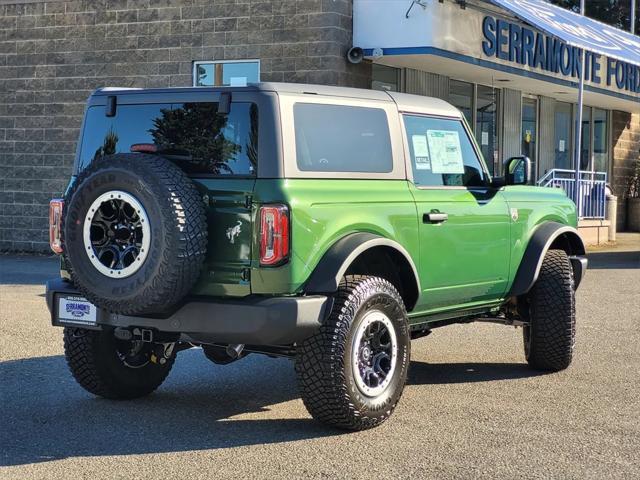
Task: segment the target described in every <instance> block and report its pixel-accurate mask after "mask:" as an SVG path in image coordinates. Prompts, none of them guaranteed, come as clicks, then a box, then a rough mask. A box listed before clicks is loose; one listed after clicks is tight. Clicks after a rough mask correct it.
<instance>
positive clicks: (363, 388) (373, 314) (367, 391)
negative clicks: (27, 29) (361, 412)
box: [351, 310, 398, 397]
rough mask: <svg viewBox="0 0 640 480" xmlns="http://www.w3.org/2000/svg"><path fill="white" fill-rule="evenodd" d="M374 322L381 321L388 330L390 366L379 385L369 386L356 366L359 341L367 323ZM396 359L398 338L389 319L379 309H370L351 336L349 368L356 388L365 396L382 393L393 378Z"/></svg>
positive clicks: (374, 395)
mask: <svg viewBox="0 0 640 480" xmlns="http://www.w3.org/2000/svg"><path fill="white" fill-rule="evenodd" d="M374 322H381V323H382V324H383V325H384V326H385V327H386V329H387V331H388V332H389V336H390V337H391V366H390V368H389V373H387V375H386V377H385V379H384V380H383V381H382V383H381V384H380V385H378V386H377V387H369V386H368V385H367V384H366V383H365V382H364V380H363V378H362V375H360V369H359V368H358V361H359V354H360V348H359V346H360V342H361V341H362V339H363V336H364V332H365V331H366V330H367V328H368V327H369V325H371V324H372V323H374ZM397 360H398V339H397V336H396V331H395V328H394V326H393V323H392V322H391V319H390V318H389V317H388V316H387V315H385V314H384V313H382V312H381V311H379V310H372V311H370V312H367V313H366V314H365V316H364V318H363V319H362V321H361V322H360V325H358V330H356V332H355V335H354V336H353V342H352V345H351V369H352V372H353V377H354V378H355V382H356V386H357V387H358V390H360V392H361V393H362V394H363V395H365V396H367V397H377V396H379V395H380V394H382V393H383V392H384V391H385V390H386V389H387V388H388V387H389V384H390V383H391V380H392V379H393V376H394V373H395V370H396V364H397Z"/></svg>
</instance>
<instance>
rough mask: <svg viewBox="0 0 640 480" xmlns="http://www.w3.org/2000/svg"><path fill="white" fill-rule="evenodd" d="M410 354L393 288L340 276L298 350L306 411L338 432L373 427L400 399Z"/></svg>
mask: <svg viewBox="0 0 640 480" xmlns="http://www.w3.org/2000/svg"><path fill="white" fill-rule="evenodd" d="M410 350H411V339H410V335H409V325H408V320H407V313H406V311H405V307H404V303H403V301H402V298H401V297H400V295H399V293H398V292H397V290H396V289H395V288H394V287H393V285H391V284H390V283H389V282H388V281H386V280H384V279H381V278H378V277H366V276H358V275H353V276H347V277H345V278H344V279H343V281H342V282H341V284H340V288H339V290H338V293H337V294H336V298H335V303H334V306H333V310H332V313H331V316H330V317H329V319H328V320H327V321H326V322H325V323H324V324H323V325H322V326H321V327H320V330H319V331H318V332H317V333H316V334H315V335H314V336H312V337H310V338H309V339H307V340H305V341H304V342H303V343H302V344H301V345H300V347H299V353H298V356H297V358H296V372H297V375H298V384H299V387H300V392H301V395H302V400H303V401H304V404H305V406H306V407H307V410H309V412H310V413H311V415H312V416H313V417H314V418H315V419H317V420H319V421H321V422H324V423H327V424H329V425H332V426H335V427H338V428H344V429H348V430H364V429H367V428H371V427H375V426H376V425H379V424H380V423H382V422H384V421H385V420H386V419H387V418H388V417H389V416H390V415H391V413H392V412H393V410H394V409H395V407H396V405H397V403H398V401H399V400H400V396H401V395H402V390H403V388H404V384H405V381H406V378H407V371H408V368H409V360H410Z"/></svg>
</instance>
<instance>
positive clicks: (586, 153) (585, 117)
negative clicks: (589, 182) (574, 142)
mask: <svg viewBox="0 0 640 480" xmlns="http://www.w3.org/2000/svg"><path fill="white" fill-rule="evenodd" d="M577 110H578V109H577V108H576V116H577V115H578V113H577ZM590 167H591V107H582V140H581V142H580V170H590Z"/></svg>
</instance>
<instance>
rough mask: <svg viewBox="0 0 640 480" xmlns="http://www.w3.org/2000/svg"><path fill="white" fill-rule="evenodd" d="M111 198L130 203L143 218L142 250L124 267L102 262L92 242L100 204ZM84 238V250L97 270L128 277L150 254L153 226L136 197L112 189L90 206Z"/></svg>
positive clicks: (115, 276)
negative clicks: (92, 225)
mask: <svg viewBox="0 0 640 480" xmlns="http://www.w3.org/2000/svg"><path fill="white" fill-rule="evenodd" d="M109 200H122V201H124V202H126V203H128V204H129V205H131V207H133V208H134V210H135V211H136V213H137V214H138V216H139V217H140V220H141V226H142V244H141V246H140V252H139V253H138V256H137V257H136V259H135V260H134V262H133V263H132V264H131V265H129V266H128V267H125V268H122V269H116V268H109V267H107V266H106V265H104V264H103V263H102V262H100V260H99V259H98V256H97V255H96V251H95V249H94V248H93V245H92V244H91V223H92V222H93V219H94V217H95V215H96V213H97V211H98V209H99V208H100V206H101V205H102V204H103V203H104V202H106V201H109ZM82 239H83V245H84V251H85V252H86V254H87V257H88V258H89V261H90V262H91V264H92V265H93V266H94V267H95V269H96V270H98V271H99V272H100V273H102V274H103V275H105V276H107V277H109V278H126V277H129V276H131V275H133V274H134V273H136V272H137V271H138V270H139V269H140V268H141V267H142V265H143V264H144V261H145V260H146V259H147V256H148V255H149V246H150V245H151V227H150V226H149V217H148V216H147V212H146V210H145V209H144V207H143V206H142V204H141V203H140V202H139V201H138V199H137V198H136V197H134V196H133V195H131V194H129V193H127V192H123V191H121V190H110V191H108V192H105V193H103V194H102V195H100V196H99V197H98V198H96V199H95V200H94V201H93V203H92V204H91V206H90V207H89V210H88V211H87V215H86V216H85V218H84V224H83V227H82Z"/></svg>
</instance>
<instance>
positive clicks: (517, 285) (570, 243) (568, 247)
mask: <svg viewBox="0 0 640 480" xmlns="http://www.w3.org/2000/svg"><path fill="white" fill-rule="evenodd" d="M550 249H558V250H564V251H565V252H566V253H567V255H568V256H569V257H570V258H571V260H572V261H571V264H572V266H573V267H574V269H576V268H580V272H576V271H574V279H575V288H578V285H579V284H580V281H581V280H582V276H583V274H584V268H586V264H585V263H583V262H582V261H581V260H582V259H581V258H580V257H584V255H585V253H586V250H585V246H584V242H583V241H582V238H580V235H579V234H578V231H577V230H576V229H575V228H573V227H571V226H569V225H563V224H562V223H558V222H545V223H543V224H541V225H539V226H538V228H536V230H535V231H534V232H533V234H532V235H531V238H530V240H529V244H528V245H527V248H526V250H525V252H524V255H523V257H522V260H521V261H520V266H519V267H518V271H517V273H516V275H515V278H514V280H513V284H512V285H511V289H510V291H509V295H508V296H519V295H524V294H525V293H527V292H529V290H530V289H531V287H532V286H533V284H534V283H535V282H536V280H537V279H538V275H539V274H540V268H541V266H542V261H543V260H544V256H545V254H546V253H547V251H548V250H550Z"/></svg>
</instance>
